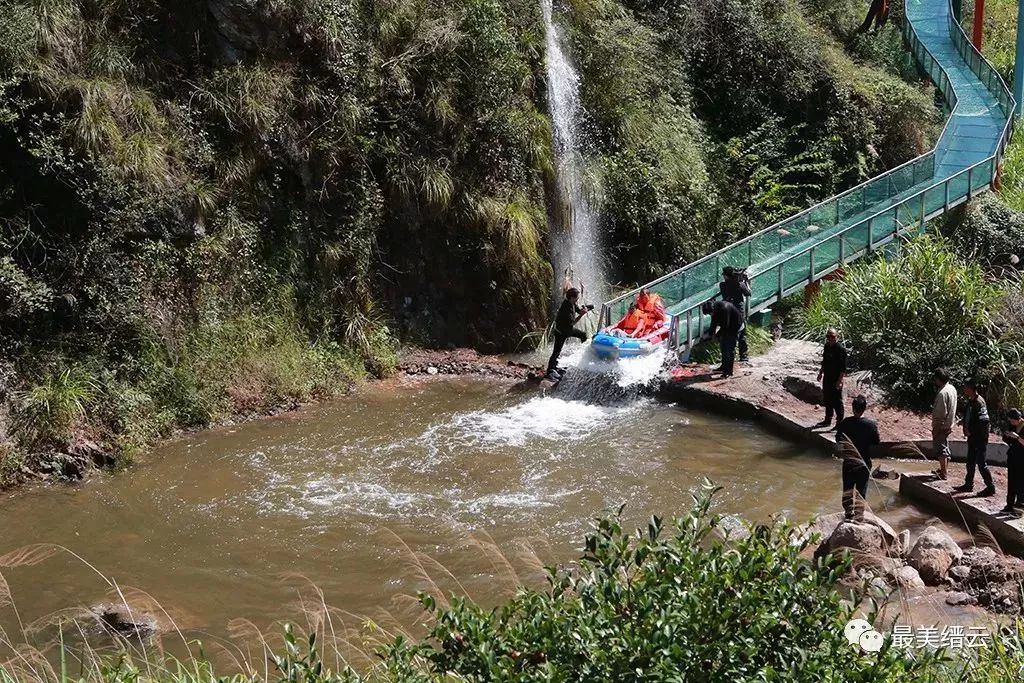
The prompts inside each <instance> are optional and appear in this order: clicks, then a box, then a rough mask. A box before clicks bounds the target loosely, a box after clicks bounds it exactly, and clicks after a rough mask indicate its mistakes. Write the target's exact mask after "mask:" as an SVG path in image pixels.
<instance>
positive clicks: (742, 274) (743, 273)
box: [722, 266, 750, 281]
mask: <svg viewBox="0 0 1024 683" xmlns="http://www.w3.org/2000/svg"><path fill="white" fill-rule="evenodd" d="M722 276H723V277H725V278H736V279H737V280H741V281H744V280H745V281H749V280H750V276H749V275H747V269H746V268H736V267H735V266H726V267H725V268H723V269H722Z"/></svg>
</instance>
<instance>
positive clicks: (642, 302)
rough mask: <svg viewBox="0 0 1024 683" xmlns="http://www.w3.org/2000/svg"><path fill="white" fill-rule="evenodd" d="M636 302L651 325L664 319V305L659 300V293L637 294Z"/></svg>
mask: <svg viewBox="0 0 1024 683" xmlns="http://www.w3.org/2000/svg"><path fill="white" fill-rule="evenodd" d="M636 304H637V306H639V307H640V310H642V311H643V312H644V313H645V314H646V315H647V320H648V321H649V322H650V324H651V327H654V326H655V325H657V324H658V323H660V322H662V321H664V320H665V318H666V315H665V305H664V304H663V303H662V302H661V296H660V295H658V294H647V295H646V296H643V295H641V296H638V297H637V299H636Z"/></svg>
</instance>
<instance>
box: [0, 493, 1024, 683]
mask: <svg viewBox="0 0 1024 683" xmlns="http://www.w3.org/2000/svg"><path fill="white" fill-rule="evenodd" d="M713 495H714V491H713V490H711V489H710V488H708V489H706V490H705V491H704V492H703V493H702V494H701V495H700V496H699V497H698V498H697V499H696V503H695V505H694V507H693V509H692V510H691V512H690V513H689V514H688V515H687V516H685V517H683V518H681V519H677V520H675V521H674V522H673V523H672V524H664V523H663V522H662V520H660V519H659V518H657V517H652V518H651V520H650V523H649V524H648V526H647V528H646V529H644V530H639V531H637V532H636V533H633V534H630V533H628V532H626V531H624V530H623V529H622V527H621V525H620V522H619V521H618V518H617V517H616V516H608V517H605V518H603V519H600V520H599V521H598V523H597V526H596V529H595V530H594V532H593V533H591V534H590V535H589V536H588V537H587V539H586V542H585V551H584V554H583V556H582V558H581V559H580V560H579V561H578V562H577V563H575V564H573V565H570V566H568V567H563V568H560V569H557V570H551V572H550V576H549V585H548V586H547V588H545V589H543V590H530V589H523V590H521V591H520V592H519V594H518V595H517V596H516V597H515V598H513V599H512V600H511V601H509V602H508V603H506V604H504V605H501V606H499V607H497V608H494V609H487V608H484V607H481V606H479V605H476V604H473V603H472V602H470V601H468V600H465V599H452V600H451V601H450V602H449V601H448V600H444V601H443V602H445V604H446V605H447V606H446V607H444V608H441V607H439V606H438V605H439V603H440V602H442V601H441V599H440V597H438V598H435V597H432V596H426V595H424V596H422V597H421V601H422V603H423V605H424V606H425V607H426V609H427V613H428V619H427V622H428V623H427V626H428V629H429V633H428V635H427V637H426V638H425V639H423V640H422V641H420V642H413V641H410V640H408V639H405V638H401V637H400V638H398V639H396V640H393V641H391V642H390V643H389V644H387V645H385V646H384V647H383V648H382V649H380V650H379V652H378V654H379V656H380V661H379V663H378V664H377V666H376V667H375V668H374V669H373V670H371V671H368V672H366V673H362V674H359V673H356V672H354V671H352V670H351V669H349V668H348V667H347V666H346V665H345V664H344V663H340V664H338V665H337V666H336V667H335V668H334V671H335V672H337V673H332V672H331V671H332V670H331V666H330V664H328V663H326V662H325V661H324V659H322V658H321V654H320V653H321V652H332V651H335V652H336V651H337V648H336V647H333V646H332V644H331V636H330V634H331V633H332V628H330V627H328V626H322V628H321V629H320V635H319V638H317V637H316V636H311V637H310V638H309V639H308V640H306V641H305V642H303V641H302V640H300V639H297V638H296V637H295V635H294V634H293V632H292V631H291V630H290V629H288V630H286V632H285V639H284V644H283V646H282V647H281V648H280V650H279V651H278V652H276V653H267V655H268V656H267V659H268V661H269V662H270V666H272V667H276V672H273V673H272V674H270V675H269V676H268V677H269V678H270V679H272V680H275V679H276V680H283V681H296V682H298V681H304V682H307V683H318V682H321V681H323V682H325V683H326V682H327V681H351V682H359V681H406V682H414V681H415V682H423V683H426V682H431V681H729V682H730V683H733V682H738V681H807V682H808V683H810V682H814V683H819V682H821V681H834V682H837V683H838V682H840V681H842V682H849V681H865V682H867V681H872V682H875V683H882V682H887V681H891V682H893V683H896V682H897V681H898V682H900V683H909V682H916V681H920V682H922V683H923V682H925V681H928V682H929V683H932V682H936V681H937V682H940V683H941V682H944V681H950V682H952V681H963V682H978V683H981V682H983V681H1007V680H1017V673H1018V672H1019V671H1020V669H1021V666H1022V665H1024V655H1022V654H1021V647H1020V642H1021V641H1020V638H1019V636H1013V637H1009V636H1007V637H1004V638H1003V639H1001V640H998V641H997V642H996V643H995V644H994V645H993V646H991V647H989V648H987V649H985V650H982V651H980V652H979V653H978V654H977V656H976V658H974V659H972V660H967V659H963V658H961V657H959V656H958V657H947V656H946V655H945V653H943V652H938V653H936V652H929V651H924V650H914V651H913V657H911V656H910V654H909V653H908V652H907V651H904V650H900V649H896V648H893V647H892V646H891V643H889V642H887V644H886V646H885V647H884V649H883V650H882V651H881V652H879V653H877V654H864V653H861V652H859V650H857V649H856V648H854V647H853V646H851V645H850V643H849V642H847V640H846V638H845V637H844V635H843V628H844V625H845V624H846V622H847V620H848V619H849V618H850V616H851V614H852V609H853V608H852V607H850V606H849V603H847V602H844V600H843V596H842V595H841V594H840V593H839V592H838V591H837V588H836V583H837V580H838V578H839V576H840V575H841V574H842V573H843V572H844V571H845V570H846V568H847V565H846V563H845V562H843V561H836V562H833V561H828V562H826V563H821V562H812V561H810V560H808V559H805V556H806V553H805V550H806V549H807V546H808V543H809V541H808V540H807V539H806V538H804V537H803V536H802V535H801V533H800V531H799V530H798V529H796V528H794V527H792V526H789V525H786V524H778V525H773V526H758V527H756V528H753V529H751V530H750V533H749V534H747V535H746V536H745V537H744V538H742V539H739V540H735V541H730V540H727V539H726V538H725V537H723V535H722V526H721V524H720V519H719V518H718V517H717V516H715V515H713V514H712V513H711V512H710V508H711V503H712V498H713ZM325 658H326V659H331V658H330V657H325ZM250 670H252V671H262V670H263V663H262V662H253V663H251V664H250ZM90 671H91V673H89V674H87V675H86V676H85V678H86V679H89V680H105V681H111V682H114V681H117V682H120V681H135V680H166V681H174V682H178V681H181V682H182V683H184V682H185V681H190V682H191V681H195V682H196V683H198V682H200V681H203V682H205V681H213V680H227V679H217V678H216V677H215V675H214V674H213V673H212V672H211V667H210V666H208V665H206V664H203V663H200V664H195V663H192V664H188V665H187V666H184V665H173V666H168V667H162V668H159V669H155V668H152V667H141V666H136V665H135V664H133V663H132V661H131V660H130V659H128V658H126V657H124V656H121V657H119V658H116V659H108V660H105V662H104V664H103V665H102V666H100V665H95V666H94V667H93V668H91V669H90ZM257 679H259V680H262V677H254V678H253V679H252V680H257ZM234 680H250V679H248V678H237V679H234ZM0 681H5V679H4V676H3V672H2V669H0Z"/></svg>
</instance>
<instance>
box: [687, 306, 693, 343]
mask: <svg viewBox="0 0 1024 683" xmlns="http://www.w3.org/2000/svg"><path fill="white" fill-rule="evenodd" d="M692 324H693V309H692V308H691V309H688V310H687V311H686V344H687V345H689V344H690V341H691V340H692V339H693V330H692V327H691V326H692Z"/></svg>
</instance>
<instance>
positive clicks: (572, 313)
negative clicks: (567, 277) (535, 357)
mask: <svg viewBox="0 0 1024 683" xmlns="http://www.w3.org/2000/svg"><path fill="white" fill-rule="evenodd" d="M579 299H580V290H578V289H576V288H575V287H570V288H569V289H567V290H565V299H563V300H562V305H561V306H559V307H558V314H557V315H556V316H555V329H554V333H555V348H554V349H552V351H551V358H550V359H549V360H548V371H547V378H548V379H550V380H553V381H558V379H559V378H560V377H561V375H560V374H559V372H558V357H559V356H561V355H562V347H563V346H565V340H566V339H568V338H569V337H576V338H577V339H579V340H580V341H581V342H585V341H587V333H586V332H584V331H583V330H580V329H577V328H576V323H578V322H579V321H580V320H582V319H583V316H585V315H586V314H587V313H588V312H590V311H592V310H594V307H593V305H590V304H587V305H584V306H578V305H577V304H576V302H577V301H579Z"/></svg>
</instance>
